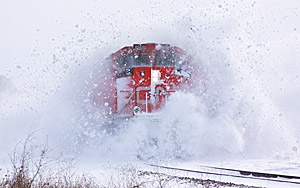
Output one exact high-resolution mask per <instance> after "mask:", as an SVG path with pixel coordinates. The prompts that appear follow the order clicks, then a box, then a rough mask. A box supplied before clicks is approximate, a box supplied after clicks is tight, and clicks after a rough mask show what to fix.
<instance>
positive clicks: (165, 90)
mask: <svg viewBox="0 0 300 188" xmlns="http://www.w3.org/2000/svg"><path fill="white" fill-rule="evenodd" d="M109 60H110V61H111V62H110V63H111V64H112V73H113V78H112V79H110V82H112V83H110V84H109V85H111V87H114V88H111V89H108V90H107V91H108V92H109V95H110V97H107V96H106V97H105V99H103V100H106V101H108V103H105V104H106V105H107V104H109V107H110V113H111V114H126V115H132V114H135V113H140V112H147V113H152V112H156V111H157V110H159V109H161V108H162V107H163V106H164V103H165V101H166V99H167V98H168V96H170V95H171V93H173V92H175V91H177V90H180V89H181V88H182V87H183V85H185V84H186V83H188V82H189V78H190V73H189V61H190V56H188V55H187V54H186V52H185V51H183V50H182V49H180V48H179V47H175V46H170V45H169V44H155V43H148V44H134V45H133V46H127V47H124V48H122V49H120V50H118V51H117V52H115V53H113V54H112V55H111V56H110V59H109ZM111 96H113V97H111ZM108 98H109V99H110V100H108Z"/></svg>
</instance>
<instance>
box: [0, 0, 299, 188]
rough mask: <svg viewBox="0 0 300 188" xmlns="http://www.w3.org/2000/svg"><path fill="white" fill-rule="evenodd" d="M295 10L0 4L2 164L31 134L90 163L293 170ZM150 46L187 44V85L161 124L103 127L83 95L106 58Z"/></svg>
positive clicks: (294, 6)
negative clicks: (138, 45)
mask: <svg viewBox="0 0 300 188" xmlns="http://www.w3.org/2000/svg"><path fill="white" fill-rule="evenodd" d="M299 14H300V3H299V2H298V1H297V0H291V1H289V2H288V3H287V2H286V1H282V0H276V1H271V0H262V1H238V0H230V1H224V2H220V1H215V0H210V1H201V2H199V1H196V0H191V1H171V0H166V1H149V2H142V1H138V2H137V1H133V0H127V1H121V2H120V1H117V0H110V1H93V0H86V1H68V0H60V1H58V0H52V1H44V2H40V1H37V0H28V1H24V2H20V1H18V0H12V1H7V2H1V3H0V25H1V30H0V164H3V163H6V162H7V159H8V153H9V152H10V151H11V150H12V149H13V148H14V146H15V145H16V144H17V143H19V142H20V141H22V140H24V138H25V137H26V136H27V135H28V134H29V133H30V132H32V131H36V130H37V133H36V136H37V137H38V138H39V139H40V142H42V143H44V142H46V140H47V142H48V143H49V145H50V147H51V148H53V150H54V151H56V152H57V153H60V152H63V153H64V154H65V155H73V156H78V157H77V158H78V160H79V161H81V162H80V163H81V166H85V167H82V168H85V169H86V170H87V171H88V169H87V168H88V167H90V166H93V168H91V169H93V170H92V171H98V170H99V171H101V170H103V169H102V168H101V165H100V164H107V163H109V164H116V165H117V164H119V163H122V164H124V163H133V164H137V166H138V168H140V167H142V168H144V167H145V166H143V165H140V163H144V162H147V163H156V164H157V163H161V164H165V163H173V164H174V163H176V165H177V163H180V164H178V166H181V167H184V168H192V169H197V164H210V165H216V166H222V167H232V168H238V169H240V168H249V169H254V170H257V171H270V172H276V173H279V174H281V173H282V174H289V173H291V174H294V175H297V174H300V173H299V168H300V167H299V163H300V156H299V151H298V150H299V146H300V145H299V142H300V127H299V123H300V117H299V112H300V107H299V106H300V102H299V100H298V99H297V98H298V96H299V95H300V87H299V86H300V53H299V52H300V47H299V44H300V41H299V40H300V32H299V30H300V22H299V21H298V20H299ZM146 42H156V43H170V44H172V45H176V46H179V47H181V48H183V49H185V50H186V51H187V52H188V53H189V54H190V55H192V56H193V59H194V60H193V63H192V65H193V67H194V70H193V79H194V80H195V83H194V85H193V87H192V88H190V89H189V90H188V92H185V93H177V94H175V95H173V96H172V97H171V98H170V100H169V102H168V103H167V104H166V107H165V108H164V109H162V111H161V113H160V115H159V119H160V122H159V123H154V124H151V123H149V122H145V121H143V120H141V119H138V118H137V119H135V120H132V121H130V122H129V123H128V128H126V129H124V130H122V131H120V132H119V133H118V134H117V135H115V136H110V135H106V134H104V133H103V132H102V128H101V123H102V121H103V116H102V115H101V113H100V112H99V109H97V108H94V107H92V106H91V103H90V102H91V101H90V98H89V96H90V95H91V93H92V92H93V89H94V88H93V87H98V86H96V84H97V81H96V79H97V78H98V77H99V75H105V74H107V73H106V72H105V68H104V67H105V65H103V64H102V62H103V60H104V59H105V58H106V57H108V56H109V54H111V53H112V52H115V51H116V50H118V49H120V48H121V47H123V46H126V45H132V44H134V43H146ZM274 160H275V161H276V162H270V161H274ZM87 161H88V162H87ZM195 161H196V162H195ZM261 161H263V162H261ZM87 163H89V165H84V164H87ZM98 165H99V168H96V167H97V166H98ZM95 166H96V167H95ZM94 167H95V168H94ZM145 169H148V168H147V167H145ZM191 176H192V175H191ZM202 177H203V176H202ZM210 178H213V177H210ZM215 179H216V180H220V181H227V180H228V179H226V178H225V177H216V178H215ZM228 181H235V180H233V179H229V180H228ZM235 183H244V181H241V182H239V180H238V182H235ZM246 183H248V182H246ZM249 183H250V184H251V183H253V181H251V182H249ZM252 185H256V186H268V185H266V184H265V183H264V182H261V181H256V182H255V181H254V184H252ZM274 186H275V185H274ZM276 186H277V185H276ZM272 187H273V184H272ZM284 187H286V185H284Z"/></svg>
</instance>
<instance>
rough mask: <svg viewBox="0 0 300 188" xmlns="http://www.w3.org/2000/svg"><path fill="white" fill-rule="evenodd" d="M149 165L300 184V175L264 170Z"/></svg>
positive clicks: (199, 172)
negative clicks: (198, 168)
mask: <svg viewBox="0 0 300 188" xmlns="http://www.w3.org/2000/svg"><path fill="white" fill-rule="evenodd" d="M147 165H150V166H152V167H157V168H162V169H168V170H175V171H183V172H191V173H196V174H207V175H217V176H226V177H234V178H243V179H254V180H262V181H272V182H280V183H290V184H298V185H300V177H299V176H292V175H282V174H274V173H264V172H256V171H248V170H238V169H231V168H220V167H214V166H205V165H201V166H200V167H203V168H205V169H207V170H191V169H185V168H177V167H170V166H163V165H154V164H147ZM209 169H210V170H219V171H218V172H211V171H209ZM226 172H227V173H226ZM229 172H231V173H232V174H230V173H229ZM291 180H296V181H291Z"/></svg>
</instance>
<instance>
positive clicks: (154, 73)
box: [152, 70, 160, 82]
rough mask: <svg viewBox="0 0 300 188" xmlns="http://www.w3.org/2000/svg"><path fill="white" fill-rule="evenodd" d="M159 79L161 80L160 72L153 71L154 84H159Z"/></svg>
mask: <svg viewBox="0 0 300 188" xmlns="http://www.w3.org/2000/svg"><path fill="white" fill-rule="evenodd" d="M159 79H160V72H159V70H152V81H153V82H158V80H159Z"/></svg>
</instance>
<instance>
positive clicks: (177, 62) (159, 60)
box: [155, 53, 185, 68]
mask: <svg viewBox="0 0 300 188" xmlns="http://www.w3.org/2000/svg"><path fill="white" fill-rule="evenodd" d="M184 61H185V58H184V56H181V55H177V54H174V53H169V54H166V53H162V54H158V55H156V56H155V62H156V64H155V65H156V66H173V67H174V66H175V67H176V68H180V67H182V65H183V63H184Z"/></svg>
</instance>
